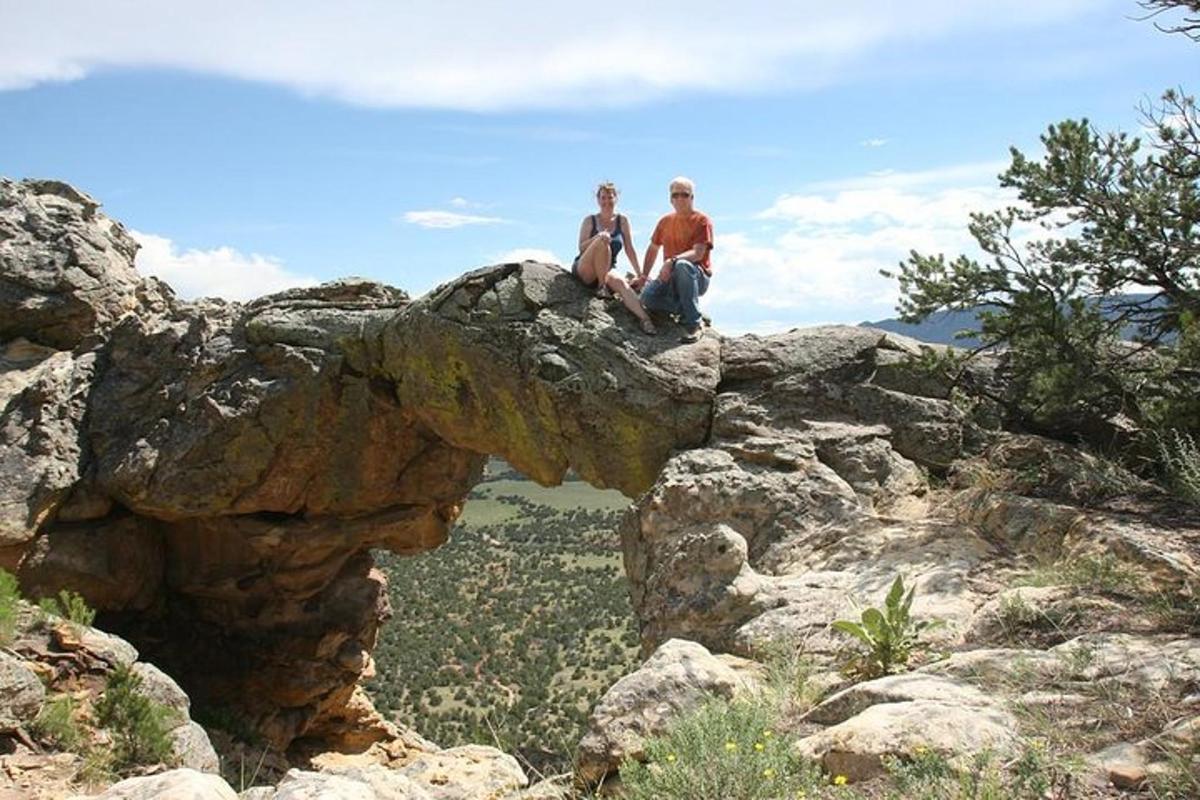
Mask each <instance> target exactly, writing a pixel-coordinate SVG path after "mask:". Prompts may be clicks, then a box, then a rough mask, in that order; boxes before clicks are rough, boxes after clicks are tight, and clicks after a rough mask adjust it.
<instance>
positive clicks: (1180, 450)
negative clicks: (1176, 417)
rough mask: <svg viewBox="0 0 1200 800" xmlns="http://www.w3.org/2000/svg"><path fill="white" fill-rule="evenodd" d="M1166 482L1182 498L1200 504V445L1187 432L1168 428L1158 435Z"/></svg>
mask: <svg viewBox="0 0 1200 800" xmlns="http://www.w3.org/2000/svg"><path fill="white" fill-rule="evenodd" d="M1156 441H1157V444H1158V454H1159V459H1160V461H1161V463H1162V468H1163V472H1164V474H1165V477H1166V483H1167V485H1168V486H1169V487H1170V488H1171V491H1172V492H1174V494H1175V495H1176V496H1177V497H1179V498H1180V499H1182V500H1186V501H1187V502H1189V503H1191V504H1193V505H1200V446H1197V444H1196V440H1195V439H1194V438H1193V437H1192V436H1191V435H1190V434H1189V433H1187V432H1185V431H1180V430H1175V429H1172V430H1168V431H1166V432H1165V433H1161V434H1159V435H1158V436H1157V437H1156Z"/></svg>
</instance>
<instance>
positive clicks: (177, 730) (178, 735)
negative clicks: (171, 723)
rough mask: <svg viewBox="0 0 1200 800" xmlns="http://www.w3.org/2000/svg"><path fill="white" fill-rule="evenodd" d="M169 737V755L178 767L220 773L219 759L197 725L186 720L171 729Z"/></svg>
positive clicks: (206, 736)
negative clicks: (172, 756)
mask: <svg viewBox="0 0 1200 800" xmlns="http://www.w3.org/2000/svg"><path fill="white" fill-rule="evenodd" d="M169 735H170V737H171V753H172V755H174V757H175V759H176V761H177V763H178V764H179V765H180V766H182V767H187V768H189V769H194V770H196V771H197V772H211V773H214V774H217V773H220V771H221V759H220V758H219V757H218V756H217V751H216V750H215V749H214V748H213V745H212V742H211V741H210V740H209V738H208V733H207V732H206V731H205V730H204V728H202V727H201V726H200V724H199V723H197V722H193V721H191V720H188V721H187V722H185V723H183V724H182V725H177V726H176V727H174V728H172V729H171V731H170V733H169Z"/></svg>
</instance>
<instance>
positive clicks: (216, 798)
mask: <svg viewBox="0 0 1200 800" xmlns="http://www.w3.org/2000/svg"><path fill="white" fill-rule="evenodd" d="M75 800H237V793H236V792H234V791H233V789H232V788H230V786H229V784H228V783H226V782H225V781H224V780H222V779H221V777H220V776H219V775H210V774H206V773H203V772H197V771H196V770H194V769H187V768H186V767H185V768H181V769H173V770H170V771H169V772H160V773H158V774H157V775H146V776H144V777H140V778H128V779H126V780H123V781H121V782H120V783H115V784H113V785H112V786H110V787H109V788H108V789H107V790H106V791H104V792H102V793H100V794H97V795H91V796H89V797H87V798H83V797H79V798H75Z"/></svg>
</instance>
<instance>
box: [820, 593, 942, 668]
mask: <svg viewBox="0 0 1200 800" xmlns="http://www.w3.org/2000/svg"><path fill="white" fill-rule="evenodd" d="M915 592H916V589H915V588H913V589H909V590H908V593H907V594H905V592H904V579H903V578H902V577H901V576H899V575H897V576H896V580H895V581H894V582H893V583H892V588H891V590H890V591H889V592H888V594H887V598H886V599H885V600H884V603H883V606H884V607H883V610H882V611H881V610H880V609H878V608H875V607H874V606H871V607H869V608H866V609H863V612H862V621H861V622H852V621H850V620H842V619H840V620H838V621H836V622H834V623H833V629H834V630H836V631H839V632H841V633H844V634H847V635H849V636H853V637H854V638H855V639H857V640H858V641H859V642H861V643H862V644H863V645H865V646H866V650H867V652H866V653H865V654H863V655H862V656H860V657H859V658H857V659H855V661H854V662H853V663H852V665H851V666H852V668H853V671H854V672H856V673H857V674H859V675H861V676H862V677H864V678H877V677H879V676H881V675H889V674H891V673H893V672H898V671H901V670H903V669H904V667H905V666H907V664H908V659H909V657H910V656H911V655H912V651H913V649H914V648H915V647H916V646H917V645H918V643H919V639H920V635H921V633H922V632H923V631H925V630H927V629H929V628H931V627H934V626H935V625H936V623H935V622H931V621H921V622H916V621H914V620H913V618H912V614H911V613H910V611H911V608H912V602H913V595H914V593H915Z"/></svg>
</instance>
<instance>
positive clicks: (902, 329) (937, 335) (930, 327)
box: [859, 294, 1151, 347]
mask: <svg viewBox="0 0 1200 800" xmlns="http://www.w3.org/2000/svg"><path fill="white" fill-rule="evenodd" d="M1150 297H1151V295H1149V294H1126V295H1116V296H1113V297H1106V298H1103V299H1102V300H1100V301H1099V302H1100V303H1101V304H1102V306H1107V307H1108V311H1107V312H1106V316H1108V317H1109V318H1112V317H1113V316H1115V315H1116V311H1114V310H1112V309H1113V307H1114V306H1116V305H1117V304H1119V303H1125V302H1144V301H1146V300H1148V299H1150ZM992 308H994V306H992V305H980V306H976V307H975V308H972V309H967V310H964V311H937V312H935V313H933V314H930V315H929V316H928V317H926V318H925V320H924V321H922V322H918V323H915V324H914V323H910V322H901V321H900V320H899V319H897V318H895V317H889V318H888V319H881V320H879V321H877V322H860V323H859V326H860V327H864V328H879V329H880V330H885V331H888V332H889V333H898V334H901V335H902V336H909V337H911V338H913V339H917V340H919V341H922V342H928V343H930V344H953V345H957V346H959V347H976V346H977V345H978V344H979V339H978V338H976V337H974V336H968V337H965V338H956V337H955V334H956V333H958V332H959V331H964V330H972V329H975V328H977V327H978V322H977V318H978V316H979V314H980V312H982V311H987V310H989V309H992ZM1135 334H1136V327H1135V326H1133V325H1126V327H1125V330H1124V331H1123V332H1122V338H1124V339H1132V338H1134V335H1135Z"/></svg>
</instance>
